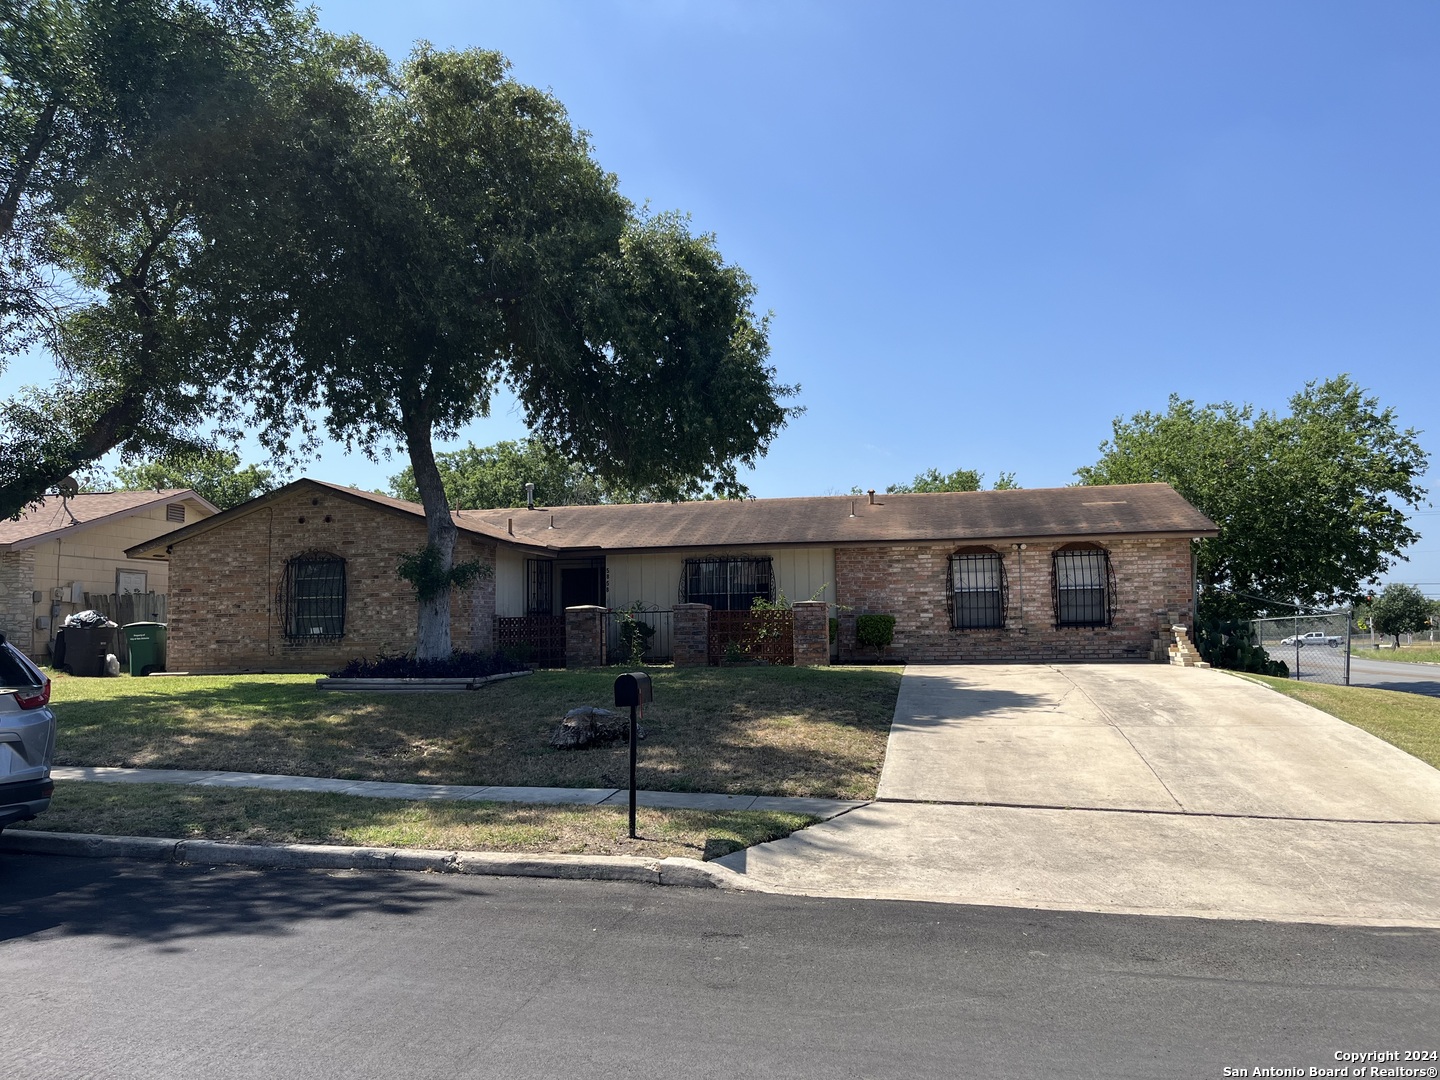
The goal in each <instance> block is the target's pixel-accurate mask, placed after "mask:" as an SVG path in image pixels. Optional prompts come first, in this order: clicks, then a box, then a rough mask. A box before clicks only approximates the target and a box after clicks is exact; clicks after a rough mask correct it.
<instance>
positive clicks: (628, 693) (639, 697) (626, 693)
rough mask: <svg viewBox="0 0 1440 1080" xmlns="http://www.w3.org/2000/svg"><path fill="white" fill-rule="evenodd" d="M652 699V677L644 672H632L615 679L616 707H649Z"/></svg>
mask: <svg viewBox="0 0 1440 1080" xmlns="http://www.w3.org/2000/svg"><path fill="white" fill-rule="evenodd" d="M651 700H652V699H651V697H650V676H649V675H646V674H645V672H643V671H631V672H627V673H626V674H624V675H620V676H618V677H617V678H616V679H615V704H616V705H636V706H639V705H648V704H650V701H651Z"/></svg>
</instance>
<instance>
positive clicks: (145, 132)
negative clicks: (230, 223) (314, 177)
mask: <svg viewBox="0 0 1440 1080" xmlns="http://www.w3.org/2000/svg"><path fill="white" fill-rule="evenodd" d="M0 16H3V17H0V344H3V348H4V350H5V351H6V352H8V353H11V354H13V353H14V352H15V351H17V350H19V349H21V348H24V347H30V348H36V349H44V350H48V351H49V352H50V353H51V354H52V355H53V356H54V358H55V360H56V362H57V364H58V366H59V367H60V369H61V372H62V377H61V379H60V380H59V381H58V382H57V383H56V384H55V385H53V386H48V387H27V388H25V389H24V390H23V391H22V392H21V393H20V394H19V395H17V396H16V397H15V398H14V399H12V400H10V401H8V402H4V403H0V516H12V515H16V514H18V513H19V512H20V511H21V510H22V509H23V508H24V507H25V506H26V505H28V504H29V503H31V502H32V501H34V499H35V498H36V497H38V496H39V495H40V494H41V493H43V492H44V491H45V490H46V489H47V488H48V487H50V486H52V485H53V484H54V483H56V482H57V481H58V480H59V479H60V478H61V477H63V476H65V475H66V474H68V473H72V472H77V471H81V470H83V469H84V467H85V466H86V465H87V464H89V463H91V462H93V461H94V460H95V459H97V458H99V457H100V456H101V455H102V454H104V453H106V452H108V451H110V450H112V449H115V448H120V449H121V451H122V453H123V454H124V455H125V456H126V457H127V458H129V459H131V460H141V459H143V458H145V457H147V456H154V455H155V454H157V453H167V452H171V451H174V450H176V449H187V448H190V449H193V448H194V447H195V446H197V445H198V444H199V442H200V441H201V440H199V439H198V438H197V437H196V435H195V431H196V429H197V428H198V427H199V426H201V425H208V424H211V423H213V422H215V421H216V420H217V418H223V417H224V416H226V415H227V414H228V410H227V409H226V402H227V397H226V395H225V394H224V393H223V392H222V391H223V388H224V386H225V384H226V379H227V377H233V373H234V372H235V371H236V369H237V368H238V367H241V366H243V364H244V363H245V362H246V360H247V359H248V353H249V350H250V348H251V346H252V342H250V341H248V340H246V339H245V338H244V336H243V335H242V334H239V333H236V332H235V331H236V329H237V328H236V327H235V326H234V325H230V324H222V323H220V322H218V321H217V320H216V319H215V318H214V317H213V313H214V310H215V304H214V303H213V302H212V301H211V300H210V299H209V298H208V294H210V293H214V292H215V291H217V290H219V291H220V292H224V291H225V289H226V288H228V287H229V282H230V281H231V279H232V276H233V275H231V274H230V273H229V272H228V271H227V270H225V269H224V268H223V267H222V266H221V265H220V262H221V261H223V257H228V252H229V247H228V245H226V244H224V243H222V242H220V241H219V238H220V236H221V234H222V233H223V232H224V228H223V226H224V223H225V222H226V221H227V220H228V219H229V218H231V217H233V216H234V213H235V209H236V208H237V207H243V206H244V205H245V202H246V199H247V196H248V194H249V193H248V191H247V180H248V178H251V177H254V176H257V175H265V174H266V172H267V170H266V169H265V168H263V167H259V166H257V165H256V164H255V162H256V160H257V155H256V152H255V151H256V146H257V143H259V142H262V141H263V139H262V138H261V137H260V136H261V133H263V131H264V130H265V128H266V126H267V124H268V123H269V120H268V119H267V117H269V116H270V115H271V113H272V112H273V109H272V102H273V100H274V97H275V95H276V93H277V89H278V88H280V87H284V86H285V85H287V83H288V81H289V75H290V73H291V72H292V70H294V69H296V68H297V67H298V66H300V65H298V63H297V61H298V60H299V58H301V56H302V55H303V54H304V52H305V51H306V50H307V49H309V48H311V47H312V45H313V43H314V42H315V41H316V40H318V39H315V38H314V35H313V33H312V32H311V29H310V25H309V22H308V16H302V15H297V14H296V13H295V12H294V11H293V10H292V8H291V4H290V2H289V0H125V2H124V3H117V2H116V0H0ZM232 381H233V384H234V385H243V384H244V380H243V379H233V380H232Z"/></svg>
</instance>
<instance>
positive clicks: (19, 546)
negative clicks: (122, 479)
mask: <svg viewBox="0 0 1440 1080" xmlns="http://www.w3.org/2000/svg"><path fill="white" fill-rule="evenodd" d="M215 512H216V510H215V507H214V506H213V505H212V504H211V503H210V502H209V501H208V500H206V499H204V498H202V497H201V496H199V495H197V494H195V492H193V491H191V490H190V489H188V488H184V489H180V488H171V489H167V490H162V491H97V492H81V493H80V494H78V495H72V496H70V498H68V499H65V498H62V497H61V496H59V495H50V496H47V497H46V499H45V501H44V502H43V503H42V504H41V505H40V506H37V507H34V508H32V509H30V510H27V511H26V512H25V513H24V514H23V515H21V516H20V517H19V518H18V519H17V520H15V521H0V631H4V633H5V636H6V638H8V639H9V640H10V641H11V642H13V643H14V644H15V645H16V647H18V648H20V649H23V650H24V651H25V652H26V653H28V654H29V655H30V656H31V658H33V659H36V660H43V659H45V657H46V655H47V654H48V653H49V651H50V646H51V643H52V642H53V641H54V635H55V631H56V630H57V629H58V628H59V627H60V625H61V623H62V622H63V621H64V619H65V616H67V615H73V614H74V613H75V612H77V611H82V610H84V608H85V606H86V604H87V603H92V604H94V603H100V602H101V599H102V598H104V597H110V596H115V595H121V594H125V593H140V594H151V593H153V594H156V595H157V596H159V597H164V595H165V592H166V589H167V586H168V580H167V579H168V576H169V567H168V566H167V565H166V564H165V563H164V562H160V563H157V562H155V561H154V560H153V559H143V560H142V559H139V558H131V557H130V556H129V555H127V554H126V549H127V548H129V547H133V546H134V545H135V544H138V543H141V542H142V541H146V540H151V539H153V538H154V537H157V536H159V535H161V534H162V533H167V532H170V531H172V530H173V529H174V528H175V526H176V525H183V524H185V523H187V522H195V521H199V520H201V519H203V518H206V517H209V516H210V515H211V514H214V513H215ZM149 614H150V613H149V612H146V613H144V614H142V615H140V616H139V618H140V619H141V620H144V619H146V618H148V617H149ZM157 614H158V613H157Z"/></svg>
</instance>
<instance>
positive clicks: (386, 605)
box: [168, 489, 495, 672]
mask: <svg viewBox="0 0 1440 1080" xmlns="http://www.w3.org/2000/svg"><path fill="white" fill-rule="evenodd" d="M424 544H425V522H424V521H423V520H421V519H420V518H418V517H416V518H411V517H409V516H407V515H402V514H397V513H393V512H390V511H387V510H384V509H381V508H380V507H377V506H370V505H366V504H364V503H357V502H353V501H351V500H350V499H346V498H343V497H341V496H338V495H333V494H330V493H327V492H319V491H315V490H313V489H312V490H309V491H306V490H304V489H302V490H299V491H296V492H292V493H291V494H289V495H287V496H285V497H283V498H281V499H278V500H276V501H275V502H273V503H269V504H267V505H264V506H261V507H258V508H257V509H255V510H254V511H252V512H251V513H249V514H246V515H243V516H241V517H238V518H235V519H233V520H231V521H228V522H226V523H225V524H223V525H220V526H218V527H216V528H214V529H211V530H209V531H208V532H204V533H201V534H199V535H198V536H194V537H191V538H190V539H188V540H184V541H182V542H180V543H178V544H176V545H174V548H173V549H172V551H171V555H170V615H169V618H170V645H169V656H168V667H169V668H170V669H171V670H172V671H192V672H243V671H300V672H312V671H313V672H326V671H331V670H333V669H335V668H337V667H339V666H341V665H342V664H344V663H345V662H346V661H348V660H350V659H351V658H352V657H356V656H375V655H377V654H378V653H382V652H386V653H397V652H398V653H403V652H409V651H411V650H412V649H414V647H415V617H416V612H415V593H414V590H413V589H412V588H411V587H410V584H409V582H407V581H404V580H403V579H401V578H400V577H399V575H397V574H396V572H395V567H396V565H397V563H398V562H399V559H400V556H401V554H403V553H405V552H408V551H414V550H415V549H417V548H419V547H422V546H424ZM308 551H323V552H326V553H329V554H333V555H339V556H340V557H342V558H343V559H345V588H346V602H345V635H344V637H343V638H341V639H340V640H338V641H329V640H325V641H310V640H306V639H303V638H301V639H289V638H287V637H286V636H285V613H284V611H282V610H281V609H280V592H281V585H282V582H283V581H284V575H285V564H286V562H287V561H288V560H289V559H290V558H292V557H293V556H296V555H299V554H301V553H303V552H308ZM455 558H456V559H457V560H470V559H475V560H479V561H480V562H481V563H484V564H486V565H488V566H489V567H490V568H491V570H492V574H491V576H490V577H486V578H482V579H481V580H479V581H478V582H476V584H475V585H473V586H472V587H471V588H470V589H467V590H466V591H465V593H464V594H461V593H458V592H457V593H456V594H455V595H454V596H453V597H452V598H451V623H450V633H451V636H452V641H453V642H454V645H455V647H456V648H457V649H477V650H480V651H489V650H490V649H492V648H494V627H495V579H494V575H493V570H494V567H495V545H494V544H492V543H488V542H479V541H476V540H473V539H472V538H471V537H469V536H467V535H466V534H464V533H461V534H460V537H459V539H458V540H457V541H456V544H455Z"/></svg>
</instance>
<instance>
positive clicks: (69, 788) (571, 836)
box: [23, 782, 816, 859]
mask: <svg viewBox="0 0 1440 1080" xmlns="http://www.w3.org/2000/svg"><path fill="white" fill-rule="evenodd" d="M55 788H56V790H55V799H54V802H52V803H51V806H50V810H49V811H48V812H46V813H45V814H43V815H41V817H40V818H38V819H37V820H35V821H32V822H27V823H26V824H25V825H24V826H23V827H24V828H25V829H33V830H39V831H46V832H69V833H98V834H103V835H108V836H163V837H174V838H176V839H180V840H193V839H206V840H223V841H228V842H230V843H242V844H349V845H353V846H358V847H408V848H432V849H438V850H441V851H508V852H530V853H537V852H538V853H545V854H566V855H644V856H648V857H651V858H664V857H665V856H667V855H684V856H688V857H689V858H693V859H699V858H706V859H712V858H719V857H720V856H721V855H728V854H729V853H730V852H732V851H739V850H740V849H741V848H746V847H749V846H751V845H752V844H760V843H764V842H765V841H767V840H778V839H779V838H780V837H782V836H789V835H790V834H791V833H792V832H794V831H795V830H796V829H802V828H804V827H805V826H806V825H809V824H812V823H813V822H814V821H815V820H816V819H815V818H812V817H806V816H804V815H801V814H782V813H768V812H755V811H707V810H654V809H648V808H644V807H642V808H641V809H640V811H639V813H638V815H637V822H638V827H637V830H636V831H637V832H639V833H640V838H639V839H636V840H631V839H630V837H629V831H630V820H629V815H628V811H627V809H626V808H625V807H623V806H621V807H610V806H604V807H601V806H536V805H519V804H515V803H472V802H402V801H399V800H392V799H367V798H358V797H356V796H352V795H330V794H324V793H318V792H309V791H258V790H255V789H244V790H226V789H217V788H196V787H190V786H180V785H175V784H98V783H74V782H71V783H66V782H60V783H57V784H56V785H55Z"/></svg>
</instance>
